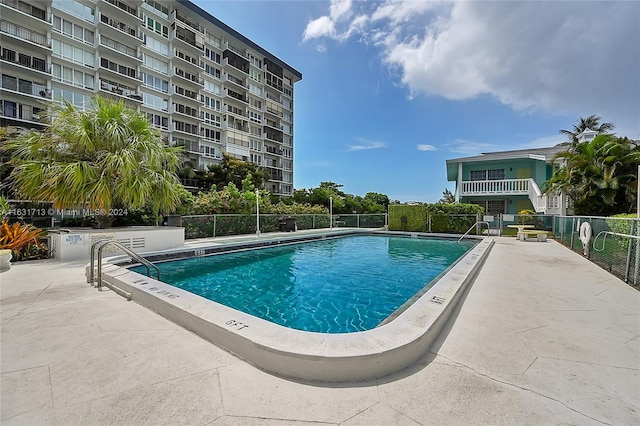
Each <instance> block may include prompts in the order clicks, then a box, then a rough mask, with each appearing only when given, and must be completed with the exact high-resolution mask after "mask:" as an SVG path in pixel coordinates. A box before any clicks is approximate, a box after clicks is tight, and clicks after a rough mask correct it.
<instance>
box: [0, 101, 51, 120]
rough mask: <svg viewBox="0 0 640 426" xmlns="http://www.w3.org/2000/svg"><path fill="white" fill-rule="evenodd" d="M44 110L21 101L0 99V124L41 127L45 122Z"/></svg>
mask: <svg viewBox="0 0 640 426" xmlns="http://www.w3.org/2000/svg"><path fill="white" fill-rule="evenodd" d="M45 114H46V110H45V109H44V108H42V107H35V106H33V105H28V104H24V103H21V102H16V101H10V100H6V99H4V100H0V126H2V127H6V126H10V125H17V126H21V127H24V126H27V127H28V126H30V125H35V127H42V126H43V125H45V124H46V115H45Z"/></svg>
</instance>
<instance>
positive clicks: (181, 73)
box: [173, 67, 204, 87]
mask: <svg viewBox="0 0 640 426" xmlns="http://www.w3.org/2000/svg"><path fill="white" fill-rule="evenodd" d="M173 75H174V77H180V78H181V79H183V80H186V81H188V82H191V83H194V84H197V85H198V86H201V87H204V79H202V78H200V75H199V74H195V73H192V72H189V71H186V70H183V69H182V68H178V67H174V68H173Z"/></svg>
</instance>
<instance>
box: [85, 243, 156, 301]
mask: <svg viewBox="0 0 640 426" xmlns="http://www.w3.org/2000/svg"><path fill="white" fill-rule="evenodd" d="M109 245H112V246H115V247H116V248H118V249H120V250H122V251H123V252H125V253H126V254H128V255H129V257H130V258H131V259H133V260H136V261H138V262H140V263H141V264H143V265H144V266H145V267H146V268H147V275H148V276H149V277H151V268H153V269H155V271H156V277H157V278H158V280H159V279H160V268H158V267H157V266H156V265H154V264H153V263H151V262H149V261H148V260H147V259H145V258H144V257H142V256H140V255H139V254H137V253H136V252H134V251H132V250H129V249H128V248H127V247H125V246H124V245H123V244H121V243H119V242H117V241H113V240H102V241H97V242H95V243H93V245H92V246H91V265H90V271H89V278H88V279H87V282H88V283H93V282H94V281H96V282H97V287H98V289H100V288H101V287H102V250H103V249H104V248H105V247H107V246H109ZM96 249H97V250H98V272H97V274H96V275H97V277H96V276H95V275H94V272H93V271H94V269H95V253H96ZM104 285H105V286H107V287H109V288H110V289H111V290H113V291H115V292H116V293H118V294H119V295H120V296H123V297H125V298H126V299H127V300H131V293H129V292H128V291H124V290H122V289H121V288H118V287H116V286H114V285H113V284H110V283H104Z"/></svg>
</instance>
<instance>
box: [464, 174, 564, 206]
mask: <svg viewBox="0 0 640 426" xmlns="http://www.w3.org/2000/svg"><path fill="white" fill-rule="evenodd" d="M477 195H526V196H528V197H529V200H531V204H532V205H533V209H534V210H535V211H536V212H538V213H550V214H554V213H558V212H560V211H561V209H562V195H559V194H548V195H547V194H543V193H542V191H541V190H540V187H538V184H537V183H536V181H534V180H533V179H531V178H529V179H502V180H477V181H465V182H462V190H461V191H460V196H463V197H464V196H466V197H469V196H477Z"/></svg>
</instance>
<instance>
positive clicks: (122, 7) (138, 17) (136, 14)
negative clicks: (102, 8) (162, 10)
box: [103, 0, 143, 21]
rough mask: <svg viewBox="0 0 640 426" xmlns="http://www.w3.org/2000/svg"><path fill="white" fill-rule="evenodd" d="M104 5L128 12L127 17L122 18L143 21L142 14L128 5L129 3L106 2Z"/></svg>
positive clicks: (107, 0)
mask: <svg viewBox="0 0 640 426" xmlns="http://www.w3.org/2000/svg"><path fill="white" fill-rule="evenodd" d="M103 3H104V4H109V5H111V6H113V7H114V8H117V9H119V10H122V11H124V12H126V15H121V16H128V17H132V18H135V19H136V20H139V21H142V19H143V16H142V12H140V11H138V8H136V7H133V6H130V5H128V4H127V3H125V2H123V1H120V0H104V2H103Z"/></svg>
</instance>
